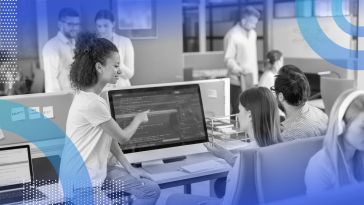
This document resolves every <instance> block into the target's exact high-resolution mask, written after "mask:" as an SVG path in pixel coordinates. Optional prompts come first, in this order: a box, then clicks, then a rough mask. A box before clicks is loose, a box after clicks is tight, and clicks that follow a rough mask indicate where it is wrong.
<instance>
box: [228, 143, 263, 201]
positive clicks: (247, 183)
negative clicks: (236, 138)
mask: <svg viewBox="0 0 364 205" xmlns="http://www.w3.org/2000/svg"><path fill="white" fill-rule="evenodd" d="M257 149H259V148H256V149H244V150H241V151H240V164H239V168H238V169H239V175H238V177H237V179H236V180H237V181H236V182H235V183H236V184H237V186H236V189H235V190H234V191H235V193H234V194H233V199H232V203H231V204H233V205H240V204H249V205H255V204H258V197H257V192H256V186H255V159H256V156H255V155H256V152H257ZM226 188H227V189H228V187H226Z"/></svg>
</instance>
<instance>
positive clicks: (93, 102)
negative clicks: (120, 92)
mask: <svg viewBox="0 0 364 205" xmlns="http://www.w3.org/2000/svg"><path fill="white" fill-rule="evenodd" d="M74 100H75V101H76V102H77V103H78V104H80V105H82V106H83V107H84V108H86V109H88V108H90V107H95V106H107V102H106V100H105V99H104V98H102V97H100V96H99V95H96V94H95V93H90V92H82V91H80V92H78V93H77V94H76V95H75V97H74Z"/></svg>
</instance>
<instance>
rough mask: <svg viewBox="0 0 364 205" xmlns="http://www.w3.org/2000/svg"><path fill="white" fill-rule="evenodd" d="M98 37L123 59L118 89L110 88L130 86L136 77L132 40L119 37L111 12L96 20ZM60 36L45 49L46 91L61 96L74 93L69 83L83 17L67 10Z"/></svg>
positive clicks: (60, 23)
mask: <svg viewBox="0 0 364 205" xmlns="http://www.w3.org/2000/svg"><path fill="white" fill-rule="evenodd" d="M95 28H96V33H97V35H98V37H100V38H105V39H108V40H109V41H111V42H112V43H113V44H114V45H115V46H116V47H117V49H118V51H119V55H120V65H119V66H120V75H119V79H118V82H117V83H116V84H115V85H111V84H110V85H107V87H110V86H113V87H127V86H130V79H131V78H132V77H133V75H134V48H133V44H132V42H131V41H130V39H128V38H126V37H124V36H120V35H118V34H116V33H115V31H114V30H115V17H114V15H113V13H112V12H111V11H109V10H100V11H98V12H97V13H96V16H95ZM58 29H59V30H58V33H57V35H56V36H54V37H53V38H51V39H50V40H49V41H48V42H47V43H46V44H45V46H44V47H43V50H42V57H43V68H44V75H45V77H44V78H45V91H46V92H47V93H48V92H57V91H67V90H71V89H72V88H71V82H70V79H69V74H70V69H71V64H72V63H73V61H74V55H75V53H74V50H75V45H76V38H77V35H78V34H79V33H80V30H81V19H80V15H79V13H78V12H77V11H76V10H74V9H72V8H63V9H61V11H60V12H59V15H58Z"/></svg>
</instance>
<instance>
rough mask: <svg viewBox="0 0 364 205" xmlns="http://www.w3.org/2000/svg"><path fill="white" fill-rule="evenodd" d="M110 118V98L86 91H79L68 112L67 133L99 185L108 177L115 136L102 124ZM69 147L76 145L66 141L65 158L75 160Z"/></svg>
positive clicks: (68, 161) (70, 160)
mask: <svg viewBox="0 0 364 205" xmlns="http://www.w3.org/2000/svg"><path fill="white" fill-rule="evenodd" d="M110 119H111V113H110V110H109V107H108V105H107V102H106V101H105V100H104V99H103V98H101V97H100V96H99V95H97V94H95V93H92V92H84V91H80V92H79V93H77V94H76V95H75V97H74V99H73V102H72V105H71V108H70V110H69V113H68V118H67V125H66V133H67V136H68V137H69V138H70V140H71V141H72V142H73V144H74V146H75V147H76V148H77V149H78V151H79V153H80V155H81V157H82V158H83V160H84V163H85V165H86V167H87V169H88V172H89V176H90V179H91V180H92V185H93V186H99V185H100V184H102V182H103V181H104V180H105V178H106V174H107V163H108V156H109V154H110V146H111V142H112V138H111V137H110V136H109V135H107V134H106V133H105V132H104V130H103V129H102V128H101V127H100V124H102V123H104V122H107V121H109V120H110ZM67 149H72V148H71V147H70V145H69V144H67V143H65V147H64V150H63V153H62V162H65V163H69V164H72V160H73V158H72V156H70V155H69V154H68V152H67ZM66 166H67V165H66ZM70 166H71V165H70ZM72 166H74V165H72ZM76 167H77V166H76ZM76 167H75V166H74V167H73V168H76Z"/></svg>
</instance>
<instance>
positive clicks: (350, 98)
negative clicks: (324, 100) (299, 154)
mask: <svg viewBox="0 0 364 205" xmlns="http://www.w3.org/2000/svg"><path fill="white" fill-rule="evenodd" d="M305 182H306V192H307V193H308V194H311V193H318V192H323V191H327V190H332V189H336V188H340V187H343V186H346V185H352V184H356V183H358V182H364V91H359V90H348V91H346V92H344V93H342V94H341V95H340V96H339V97H338V99H337V100H336V102H335V104H334V106H333V108H332V110H331V113H330V119H329V125H328V129H327V132H326V136H325V138H324V144H323V148H322V149H321V150H320V151H319V152H317V153H316V154H315V155H314V156H313V157H312V158H311V160H310V162H309V164H308V167H307V169H306V176H305Z"/></svg>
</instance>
